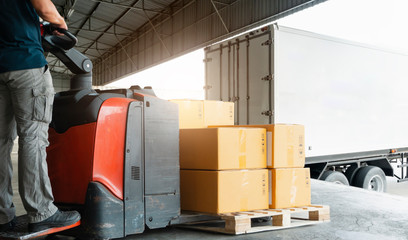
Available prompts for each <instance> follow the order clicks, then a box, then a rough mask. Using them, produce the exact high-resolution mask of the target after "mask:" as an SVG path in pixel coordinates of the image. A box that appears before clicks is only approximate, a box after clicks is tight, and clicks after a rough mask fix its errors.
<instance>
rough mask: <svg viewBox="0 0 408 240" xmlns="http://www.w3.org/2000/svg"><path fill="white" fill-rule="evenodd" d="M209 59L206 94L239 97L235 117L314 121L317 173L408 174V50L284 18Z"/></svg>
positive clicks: (379, 177)
mask: <svg viewBox="0 0 408 240" xmlns="http://www.w3.org/2000/svg"><path fill="white" fill-rule="evenodd" d="M204 62H205V73H206V83H205V84H206V85H205V93H206V99H211V100H222V101H233V102H234V103H235V124H237V125H243V124H274V123H297V124H302V125H304V126H305V149H306V167H310V169H311V175H312V178H316V179H321V180H326V181H333V182H337V183H342V184H350V185H353V186H357V187H362V188H366V189H371V190H375V191H385V190H386V178H385V176H395V177H396V178H398V181H404V180H407V166H408V164H407V156H408V155H407V154H408V100H407V97H406V95H405V94H406V91H407V90H408V54H404V53H400V52H397V51H392V50H388V49H381V48H377V47H373V46H368V45H365V44H361V43H356V42H351V41H347V40H342V39H338V38H333V37H329V36H324V35H320V34H315V33H311V32H306V31H301V30H296V29H292V28H287V27H283V26H278V25H276V24H274V25H270V26H268V27H264V28H261V29H258V30H255V31H252V32H249V33H245V34H243V35H241V36H239V37H236V38H233V39H229V40H226V41H224V42H221V43H217V44H215V45H212V46H209V47H207V48H206V49H205V61H204ZM394 169H396V171H395V173H394Z"/></svg>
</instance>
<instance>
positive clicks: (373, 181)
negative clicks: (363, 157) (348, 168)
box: [352, 166, 387, 192]
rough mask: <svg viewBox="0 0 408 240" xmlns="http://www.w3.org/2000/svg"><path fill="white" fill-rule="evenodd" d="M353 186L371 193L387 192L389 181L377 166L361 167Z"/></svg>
mask: <svg viewBox="0 0 408 240" xmlns="http://www.w3.org/2000/svg"><path fill="white" fill-rule="evenodd" d="M352 184H353V186H356V187H360V188H364V189H367V190H370V191H376V192H386V191H387V179H386V177H385V173H384V171H383V170H382V169H381V168H379V167H375V166H366V167H361V168H359V170H358V171H357V173H356V175H355V176H354V180H353V182H352Z"/></svg>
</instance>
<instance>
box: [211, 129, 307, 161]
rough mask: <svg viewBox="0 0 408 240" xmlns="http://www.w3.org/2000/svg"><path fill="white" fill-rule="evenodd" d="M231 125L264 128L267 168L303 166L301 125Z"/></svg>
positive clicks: (303, 133)
mask: <svg viewBox="0 0 408 240" xmlns="http://www.w3.org/2000/svg"><path fill="white" fill-rule="evenodd" d="M210 127H218V126H210ZM231 127H232V126H231ZM233 127H246V128H248V127H254V128H265V129H266V136H267V137H266V146H267V147H266V149H267V150H266V152H267V157H266V159H267V165H268V168H302V167H304V166H305V128H304V126H303V125H298V124H266V125H236V126H233Z"/></svg>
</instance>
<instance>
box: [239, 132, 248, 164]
mask: <svg viewBox="0 0 408 240" xmlns="http://www.w3.org/2000/svg"><path fill="white" fill-rule="evenodd" d="M246 138H247V137H246V131H244V130H239V143H238V144H239V168H240V169H244V168H246V160H247V151H246V150H247V149H246V145H247V142H246Z"/></svg>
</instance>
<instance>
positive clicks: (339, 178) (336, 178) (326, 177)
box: [320, 171, 350, 186]
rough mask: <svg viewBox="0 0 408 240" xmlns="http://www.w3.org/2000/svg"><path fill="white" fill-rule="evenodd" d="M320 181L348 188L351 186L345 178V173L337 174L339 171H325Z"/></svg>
mask: <svg viewBox="0 0 408 240" xmlns="http://www.w3.org/2000/svg"><path fill="white" fill-rule="evenodd" d="M320 180H323V181H326V182H333V183H337V184H342V185H347V186H348V185H350V184H349V181H348V180H347V178H346V176H344V174H343V173H341V172H337V171H325V172H324V173H323V174H322V176H321V177H320Z"/></svg>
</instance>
